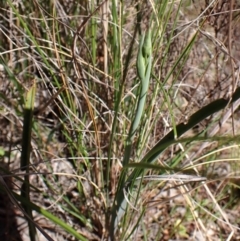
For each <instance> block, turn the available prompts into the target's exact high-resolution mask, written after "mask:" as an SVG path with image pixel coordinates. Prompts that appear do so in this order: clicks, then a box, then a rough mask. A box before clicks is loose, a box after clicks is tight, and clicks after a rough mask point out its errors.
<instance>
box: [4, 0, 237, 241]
mask: <svg viewBox="0 0 240 241" xmlns="http://www.w3.org/2000/svg"><path fill="white" fill-rule="evenodd" d="M10 3H13V2H12V1H6V2H2V3H0V9H1V14H0V16H1V19H2V21H1V22H0V58H1V66H0V67H1V72H0V127H1V129H0V161H1V162H2V163H4V166H5V165H6V164H7V166H8V168H7V169H8V170H9V171H10V172H11V173H12V174H17V176H19V177H20V179H17V178H15V177H12V179H11V181H12V184H13V185H10V186H9V188H11V189H12V190H14V191H15V192H16V193H19V191H20V188H21V185H22V180H21V175H20V174H22V173H21V172H20V169H19V167H20V156H21V142H22V125H23V104H24V101H23V96H24V95H25V93H26V91H27V89H29V87H30V86H31V83H32V81H33V79H35V80H36V82H37V96H36V103H35V111H34V127H33V134H32V142H31V145H32V153H31V163H32V166H31V172H32V174H33V175H31V176H30V181H31V184H32V185H33V187H32V190H31V193H30V194H31V201H32V202H33V203H34V204H36V205H38V206H41V207H44V208H45V209H47V210H48V211H49V212H51V213H52V214H53V215H55V216H56V217H58V218H60V219H61V220H62V221H64V222H65V223H66V224H68V225H69V226H71V227H72V228H73V229H74V230H76V231H77V232H78V233H79V234H81V235H83V236H84V237H85V238H86V240H107V238H108V235H109V232H110V230H109V223H110V218H111V208H112V205H113V201H114V197H115V195H116V193H117V192H118V191H119V190H118V181H119V176H120V173H121V171H122V163H121V161H122V158H123V153H124V146H125V140H126V138H127V135H128V129H129V128H130V125H131V120H132V118H133V115H134V113H135V109H136V99H137V97H138V86H139V83H138V77H137V70H136V56H137V49H138V34H139V33H138V30H139V29H141V30H142V31H144V29H146V28H152V32H153V70H152V74H153V75H152V78H151V82H150V86H149V92H148V96H147V103H146V112H145V115H143V117H142V121H141V125H140V127H139V129H138V132H137V133H136V136H135V140H134V143H133V151H132V155H131V159H130V162H138V161H139V160H141V159H142V158H143V157H144V156H145V154H146V153H148V151H149V150H151V148H152V147H153V146H154V145H155V144H156V143H157V142H158V141H159V140H160V139H161V138H163V137H164V136H165V135H166V134H167V133H168V132H169V131H170V130H172V129H174V128H175V127H176V125H177V124H178V123H181V122H186V123H187V121H188V120H189V117H190V116H191V115H192V114H193V113H195V112H196V111H197V110H199V109H201V108H202V107H203V106H206V105H207V104H209V103H211V102H212V101H214V100H217V99H219V98H225V99H226V98H228V99H231V96H232V94H233V92H234V91H235V90H236V88H237V87H239V79H238V78H239V49H240V43H239V40H238V39H239V35H238V31H237V30H238V27H239V19H238V18H239V11H238V9H239V7H240V5H239V4H238V2H237V1H233V0H231V1H223V0H219V1H207V0H206V1H203V0H201V1H183V2H182V5H181V7H180V8H179V6H180V5H179V4H180V3H179V2H178V1H175V2H173V4H172V5H171V2H169V3H168V5H167V7H166V9H165V10H164V11H165V12H164V14H163V12H160V9H161V8H160V7H162V5H161V4H160V3H159V2H158V1H150V2H147V3H146V2H144V3H142V4H140V5H138V4H137V3H135V5H134V4H133V3H130V1H129V2H128V1H127V2H126V3H123V5H120V3H118V6H116V7H115V6H114V4H113V2H109V3H108V2H107V1H106V2H103V3H101V4H100V5H96V3H95V2H93V1H92V2H91V3H90V2H88V1H83V2H82V3H81V5H80V4H79V3H77V2H75V1H70V0H69V1H55V2H54V3H49V1H42V2H39V1H32V2H31V1H30V2H25V1H22V2H18V3H15V2H14V3H13V6H14V8H15V9H14V8H13V6H12V5H11V4H10ZM121 7H122V9H121ZM121 10H122V11H121ZM115 11H116V12H115ZM168 11H169V12H168ZM139 13H141V14H142V15H141V16H140V19H139ZM168 13H169V15H168ZM115 14H116V16H115ZM150 19H152V25H151V24H150ZM139 20H141V24H140V25H139V26H138V24H137V22H138V21H139ZM164 20H165V21H166V22H164ZM161 21H162V22H161ZM158 22H161V23H158ZM138 27H139V29H138ZM196 33H197V35H196V38H195V39H194V42H193V45H190V43H191V40H192V39H193V37H194V36H195V35H194V34H196ZM187 46H189V54H188V53H187V52H188V49H187V50H186V53H184V54H183V50H184V49H185V48H186V47H187ZM131 49H132V52H131ZM129 53H131V54H129ZM179 57H181V59H180V61H178V60H179ZM118 98H119V99H118ZM238 109H239V101H236V102H235V103H234V104H233V105H230V104H229V106H228V108H225V109H224V110H222V111H220V112H217V113H215V114H214V115H211V116H210V117H209V118H207V119H205V120H204V121H202V122H199V123H198V125H197V126H195V128H193V129H192V130H190V131H188V132H187V133H185V134H184V136H183V137H185V138H189V137H190V139H188V141H185V142H181V141H179V143H176V144H173V145H171V146H169V147H168V148H166V149H165V150H164V152H163V153H162V154H161V155H160V157H159V158H158V160H157V162H156V163H155V164H158V165H159V166H164V167H165V168H166V167H169V170H167V169H165V171H164V172H165V173H171V174H172V171H173V170H175V174H177V173H178V172H179V171H180V170H182V171H183V172H186V173H188V172H190V173H191V174H195V175H200V176H204V177H207V181H206V182H191V181H190V182H189V183H187V184H186V183H185V182H182V181H169V182H166V181H159V180H158V181H156V180H155V181H153V180H151V181H146V180H143V182H142V183H141V182H137V183H136V186H137V187H138V188H139V190H140V193H139V192H138V189H137V188H135V189H134V190H133V191H132V192H131V195H129V196H128V198H129V203H130V205H129V207H128V209H127V215H126V216H125V217H124V219H123V222H122V223H121V224H120V226H121V228H119V230H118V231H117V234H116V235H117V236H116V237H117V238H116V240H162V241H163V240H199V241H204V240H213V241H214V240H238V239H239V237H240V231H239V227H238V226H239V217H238V213H239V197H240V195H239V180H240V179H239V171H238V169H239V164H238V163H239V146H238V137H239V136H238V135H239V134H240V133H239V131H238V130H239V120H238V119H239V113H238ZM114 121H116V123H115V122H114ZM114 123H115V124H116V125H114ZM199 137H200V138H201V139H200V138H199ZM211 137H214V138H215V139H211ZM216 137H219V139H216ZM198 138H199V139H198ZM204 138H205V139H204ZM204 140H205V141H204ZM171 168H172V169H171ZM174 168H175V169H174ZM162 172H163V171H162V170H159V169H158V170H157V169H156V168H155V169H154V168H153V169H150V171H147V173H146V175H148V176H151V175H158V174H162ZM129 173H130V172H129ZM139 183H141V184H139ZM1 205H2V204H1ZM133 207H134V208H133ZM11 208H12V207H11ZM7 209H10V207H7ZM14 212H15V216H17V221H18V224H19V233H20V234H21V235H22V240H28V237H27V236H28V234H27V225H26V222H25V221H21V220H24V218H23V214H22V213H21V212H20V211H16V210H14ZM13 216H14V215H13ZM34 221H35V222H36V223H38V224H39V225H40V226H41V227H42V228H43V229H44V230H46V231H47V232H48V233H49V235H50V236H52V237H53V239H54V240H56V237H57V235H58V238H57V240H76V237H75V238H74V235H72V234H71V233H70V232H68V231H66V230H64V228H63V227H61V228H59V226H56V225H55V224H53V222H51V220H49V218H44V217H43V216H42V215H39V214H37V213H34ZM0 222H1V219H0ZM20 222H22V224H21V225H20ZM0 226H1V223H0ZM5 232H6V235H7V236H6V237H9V236H8V235H9V232H10V231H9V230H6V231H5ZM24 235H25V236H24ZM6 237H5V240H6ZM3 239H4V238H3ZM8 240H10V239H8ZM17 240H20V238H18V239H17Z"/></svg>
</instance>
